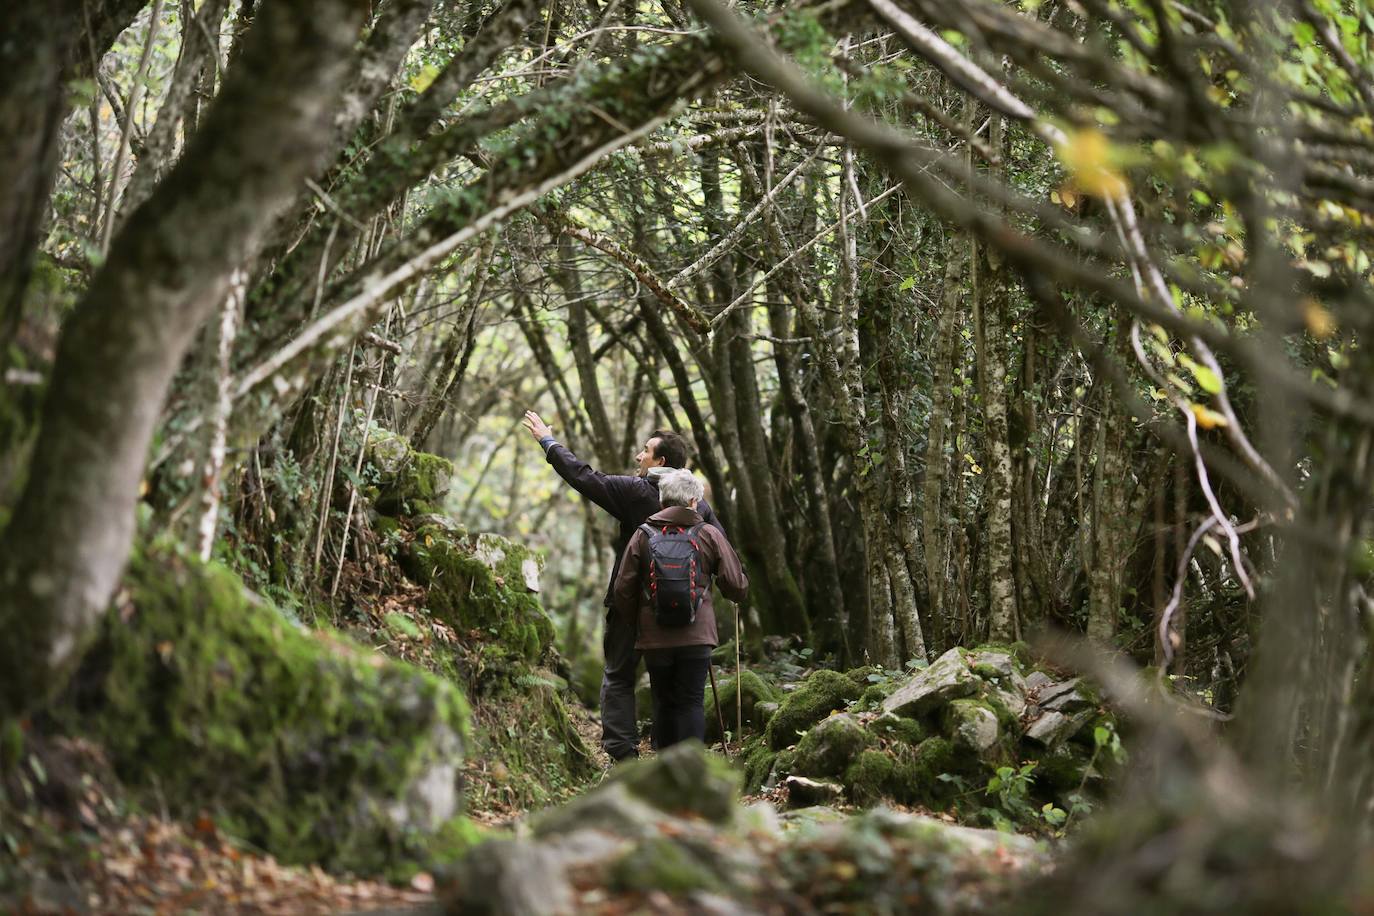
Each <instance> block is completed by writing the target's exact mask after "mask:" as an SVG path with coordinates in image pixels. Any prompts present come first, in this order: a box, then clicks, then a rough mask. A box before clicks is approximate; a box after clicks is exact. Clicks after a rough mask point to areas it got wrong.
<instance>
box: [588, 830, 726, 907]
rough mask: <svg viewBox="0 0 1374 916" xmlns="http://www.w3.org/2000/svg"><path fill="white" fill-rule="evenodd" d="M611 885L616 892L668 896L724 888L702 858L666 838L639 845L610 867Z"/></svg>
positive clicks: (684, 846) (680, 844) (718, 877)
mask: <svg viewBox="0 0 1374 916" xmlns="http://www.w3.org/2000/svg"><path fill="white" fill-rule="evenodd" d="M610 885H611V887H612V888H615V889H616V890H636V891H662V892H664V893H667V894H686V893H690V892H691V891H720V890H723V889H724V882H722V881H721V878H720V876H719V875H718V874H717V873H716V872H715V871H714V870H713V869H712V868H711V867H710V866H709V865H708V864H707V863H706V862H704V861H703V860H702V858H701V857H699V856H696V855H693V854H692V850H691V849H690V848H689V847H687V846H686V845H685V844H683V843H679V842H676V841H674V840H672V839H669V838H667V837H655V838H653V839H650V840H648V841H646V842H643V843H638V844H636V845H635V847H634V848H633V849H631V850H630V851H629V852H628V853H626V854H625V855H624V856H623V857H621V859H620V860H619V861H618V862H616V863H615V864H614V865H613V866H612V867H611V874H610Z"/></svg>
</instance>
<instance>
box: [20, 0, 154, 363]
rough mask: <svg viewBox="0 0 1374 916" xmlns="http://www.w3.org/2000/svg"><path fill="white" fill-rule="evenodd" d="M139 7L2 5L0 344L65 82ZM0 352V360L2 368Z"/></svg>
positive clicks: (41, 213)
mask: <svg viewBox="0 0 1374 916" xmlns="http://www.w3.org/2000/svg"><path fill="white" fill-rule="evenodd" d="M145 2H146V0H103V2H86V3H82V2H80V0H58V2H53V0H9V2H7V3H6V4H5V12H4V19H3V21H0V73H3V74H4V78H3V79H0V162H3V163H4V164H5V167H4V168H3V169H0V226H3V227H4V230H3V231H0V341H10V340H13V339H14V334H15V331H16V330H17V329H18V327H19V322H20V318H21V317H22V313H23V296H24V290H25V288H26V286H27V285H28V279H29V273H30V271H31V270H32V268H33V259H34V255H35V253H36V252H37V250H38V243H39V239H40V236H41V234H42V227H43V222H44V217H45V214H46V213H47V207H48V198H49V195H50V194H51V192H52V187H53V180H54V178H55V177H56V174H57V164H58V163H57V158H58V146H59V135H60V133H61V129H62V122H63V121H64V120H66V117H67V112H68V111H69V110H70V101H69V96H68V86H67V83H68V81H70V80H72V79H74V78H81V77H89V76H90V75H91V71H92V69H93V68H94V66H95V64H96V63H97V62H98V61H99V59H100V57H101V56H103V55H104V53H105V51H106V50H108V49H109V47H110V45H111V44H113V43H114V40H115V38H116V37H118V35H119V33H120V32H122V31H124V29H125V28H126V27H127V26H128V25H129V23H130V22H132V21H133V18H134V16H136V15H137V14H138V11H139V10H141V9H142V8H143V6H144V4H145ZM6 358H7V357H6V356H5V353H4V351H0V360H4V359H6Z"/></svg>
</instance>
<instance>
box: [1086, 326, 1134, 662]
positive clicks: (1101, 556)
mask: <svg viewBox="0 0 1374 916" xmlns="http://www.w3.org/2000/svg"><path fill="white" fill-rule="evenodd" d="M1115 336H1116V338H1117V340H1118V341H1122V340H1123V339H1124V337H1125V329H1124V328H1121V327H1118V328H1117V329H1116V332H1115ZM1115 349H1116V350H1117V351H1118V352H1120V351H1121V350H1122V347H1121V345H1120V344H1118V346H1117V347H1116V348H1115ZM1101 413H1102V419H1101V420H1100V421H1099V426H1098V438H1097V442H1098V448H1097V464H1096V467H1095V468H1094V474H1093V552H1092V565H1091V566H1090V567H1089V569H1088V571H1087V573H1088V628H1087V634H1088V638H1089V639H1092V640H1094V641H1095V642H1098V643H1100V644H1101V645H1104V646H1105V645H1109V644H1110V643H1111V641H1112V638H1113V637H1114V636H1115V635H1116V628H1117V617H1118V611H1119V609H1120V607H1121V594H1122V588H1123V582H1122V579H1123V575H1124V572H1125V569H1126V560H1127V559H1128V557H1127V554H1128V553H1129V550H1128V547H1129V545H1128V543H1127V542H1128V540H1129V528H1130V524H1131V520H1130V518H1129V517H1128V515H1127V513H1128V510H1129V508H1130V507H1129V506H1128V505H1127V499H1128V495H1129V492H1130V462H1129V457H1130V445H1129V441H1128V437H1129V429H1128V423H1127V420H1126V417H1125V416H1124V410H1123V408H1122V407H1121V406H1120V405H1119V404H1118V403H1117V398H1116V397H1114V392H1113V391H1112V389H1111V388H1110V387H1108V386H1105V385H1104V386H1103V387H1102V402H1101Z"/></svg>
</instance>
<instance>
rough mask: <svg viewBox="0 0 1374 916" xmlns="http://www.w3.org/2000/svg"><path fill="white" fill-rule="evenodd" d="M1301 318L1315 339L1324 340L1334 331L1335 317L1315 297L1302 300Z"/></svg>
mask: <svg viewBox="0 0 1374 916" xmlns="http://www.w3.org/2000/svg"><path fill="white" fill-rule="evenodd" d="M1302 318H1303V321H1306V322H1307V330H1308V332H1309V333H1310V334H1311V335H1312V336H1313V337H1315V338H1316V339H1317V340H1326V338H1328V337H1330V336H1331V335H1332V334H1334V333H1336V319H1335V318H1334V317H1333V316H1332V315H1331V313H1330V312H1328V311H1327V310H1326V307H1325V306H1323V305H1322V304H1321V303H1320V302H1318V301H1317V300H1316V299H1304V300H1302Z"/></svg>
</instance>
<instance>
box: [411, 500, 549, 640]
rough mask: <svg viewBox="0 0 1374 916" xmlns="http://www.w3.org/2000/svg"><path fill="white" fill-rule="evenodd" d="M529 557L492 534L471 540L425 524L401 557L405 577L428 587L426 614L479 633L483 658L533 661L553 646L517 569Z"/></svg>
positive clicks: (539, 610)
mask: <svg viewBox="0 0 1374 916" xmlns="http://www.w3.org/2000/svg"><path fill="white" fill-rule="evenodd" d="M477 545H481V546H482V551H481V553H480V555H479V552H478V550H477V549H476V547H477ZM531 556H532V554H531V553H530V551H529V550H528V549H526V548H524V547H521V546H520V545H518V544H515V543H513V542H511V541H508V540H506V539H505V538H500V537H497V536H496V535H489V534H483V535H480V536H479V537H478V538H477V540H476V543H475V544H474V543H471V542H469V541H468V540H466V539H463V538H459V537H455V536H454V535H453V534H452V533H451V532H449V531H448V530H447V529H446V528H444V527H442V526H439V525H426V526H424V527H421V528H418V529H417V530H416V531H415V536H414V538H413V539H412V540H411V542H410V544H409V545H408V546H407V547H406V550H405V552H404V553H403V554H402V555H401V558H400V559H401V568H402V569H403V570H404V571H405V573H406V575H407V576H409V577H410V579H411V580H412V581H414V582H417V583H419V584H420V585H423V586H426V587H427V588H428V590H429V591H428V594H427V596H426V600H425V604H426V606H427V607H428V608H429V611H430V613H432V614H433V615H434V616H435V617H437V618H438V619H439V620H442V621H443V622H444V623H447V624H449V625H450V626H452V627H453V628H455V629H457V630H460V631H466V630H477V631H479V632H480V633H481V635H482V638H483V642H484V643H485V644H486V645H485V646H484V653H485V657H486V660H487V661H488V662H489V663H492V664H494V665H495V663H497V662H499V661H500V659H501V658H502V657H507V658H516V659H519V660H521V661H523V662H532V661H537V660H539V659H540V658H541V657H542V656H543V655H544V653H545V650H546V649H548V648H549V647H550V646H552V645H553V639H554V628H553V621H552V620H550V619H549V616H548V614H546V613H545V612H544V609H543V607H541V606H540V604H539V600H538V599H537V598H535V597H534V596H533V595H531V594H530V593H529V591H528V589H527V587H526V585H525V582H524V576H523V573H522V572H521V569H522V567H523V564H524V563H525V561H526V560H527V559H528V558H530V557H531ZM496 666H497V667H499V665H496Z"/></svg>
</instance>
